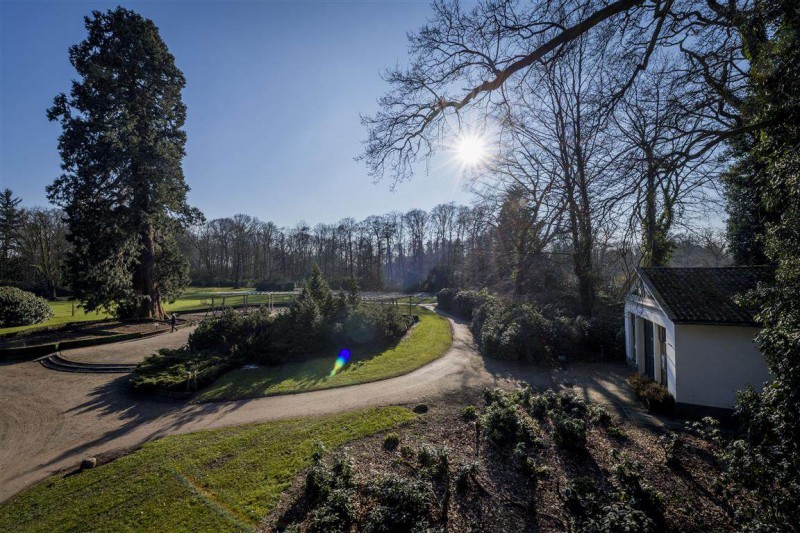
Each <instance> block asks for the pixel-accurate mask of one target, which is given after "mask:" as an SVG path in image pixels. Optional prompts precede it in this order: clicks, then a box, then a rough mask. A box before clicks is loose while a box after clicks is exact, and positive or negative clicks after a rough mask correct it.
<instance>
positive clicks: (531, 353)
mask: <svg viewBox="0 0 800 533" xmlns="http://www.w3.org/2000/svg"><path fill="white" fill-rule="evenodd" d="M473 327H474V323H473ZM473 333H475V334H476V335H479V339H480V343H481V351H482V352H483V353H484V354H485V355H487V356H489V357H495V358H497V359H510V360H514V361H524V362H529V363H538V364H549V363H551V362H552V360H553V350H552V346H553V339H554V330H553V324H552V322H551V321H550V320H548V319H547V318H545V317H544V315H542V314H541V312H540V311H539V310H538V309H537V308H536V307H534V306H533V305H531V304H508V305H497V304H492V307H491V310H490V311H489V312H487V313H486V314H485V317H484V318H483V323H482V327H481V328H480V331H479V332H478V331H475V329H473Z"/></svg>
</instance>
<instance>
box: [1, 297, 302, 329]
mask: <svg viewBox="0 0 800 533" xmlns="http://www.w3.org/2000/svg"><path fill="white" fill-rule="evenodd" d="M247 290H252V289H231V288H226V287H188V288H187V289H186V290H185V291H183V294H181V297H180V298H178V299H177V300H176V301H174V302H172V303H168V304H166V305H165V306H164V308H165V309H166V310H167V312H170V313H172V312H181V311H185V310H187V309H201V308H203V309H207V308H209V307H211V297H212V296H214V295H215V294H218V293H220V292H226V293H227V292H244V291H247ZM291 299H292V297H291V296H274V297H273V302H274V303H288V302H289V301H290V300H291ZM268 301H269V297H268V296H267V295H254V296H249V297H248V298H247V302H248V304H253V305H258V304H262V303H263V304H266V303H267V302H268ZM73 303H74V304H75V316H73V315H72V304H73ZM243 303H244V297H243V296H229V297H226V299H225V304H226V305H240V304H243ZM48 304H49V305H50V309H52V310H53V313H55V316H54V317H53V318H51V319H50V320H47V321H45V322H41V323H39V324H33V325H31V326H16V327H13V328H0V335H1V334H3V333H16V332H19V331H26V330H29V329H35V328H41V327H53V326H59V325H61V324H66V323H68V322H87V321H90V320H102V319H104V318H111V315H110V314H108V313H105V312H99V313H94V312H93V313H86V312H84V311H83V309H82V308H81V307H80V306H79V304H78V302H72V301H66V302H48ZM219 304H220V298H219V296H217V297H216V298H215V301H214V305H219Z"/></svg>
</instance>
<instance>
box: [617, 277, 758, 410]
mask: <svg viewBox="0 0 800 533" xmlns="http://www.w3.org/2000/svg"><path fill="white" fill-rule="evenodd" d="M773 275H774V269H773V268H771V267H721V268H641V269H639V270H638V271H637V277H636V279H635V281H634V283H633V284H632V286H631V289H630V290H629V291H628V296H627V298H626V301H625V342H626V353H627V358H628V364H629V365H630V366H631V367H633V368H634V369H636V370H638V371H639V372H641V373H642V374H645V375H647V376H649V377H650V378H651V379H653V380H655V381H657V382H659V383H660V384H661V385H663V386H665V387H667V389H669V392H670V393H672V395H673V396H674V397H675V402H676V403H677V404H678V406H679V407H686V406H701V407H706V408H722V409H730V408H732V407H733V406H734V404H735V402H736V391H738V390H742V389H744V388H746V387H747V386H748V385H754V386H755V387H756V389H757V390H760V389H761V387H762V385H763V384H764V382H765V381H767V380H768V379H769V372H768V371H767V366H766V363H765V361H764V357H763V355H762V354H761V353H760V352H759V350H758V348H757V346H756V344H755V342H754V341H753V339H754V337H755V335H756V334H757V333H758V330H759V327H758V325H757V324H756V323H755V321H754V318H753V310H752V309H748V308H746V307H745V306H743V305H740V304H739V302H738V296H740V295H742V294H744V293H746V292H747V291H749V290H751V289H754V288H756V286H757V285H758V283H759V282H763V281H768V280H770V279H771V278H772V276H773Z"/></svg>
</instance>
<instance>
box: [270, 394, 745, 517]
mask: <svg viewBox="0 0 800 533" xmlns="http://www.w3.org/2000/svg"><path fill="white" fill-rule="evenodd" d="M481 403H482V400H481V398H480V395H479V394H476V393H474V392H472V393H469V392H463V393H457V394H452V395H449V396H447V397H444V398H441V399H440V400H439V401H437V402H435V403H430V404H428V407H429V411H428V413H427V414H425V415H422V416H421V418H420V420H419V421H417V422H414V423H412V424H410V425H408V426H406V427H404V428H401V429H399V430H398V431H397V433H398V434H399V435H400V445H399V446H398V447H397V448H396V449H395V450H391V451H389V450H386V449H385V448H384V438H385V435H378V436H375V437H371V438H368V439H364V440H361V441H359V442H356V443H354V444H352V445H349V446H347V447H345V448H344V449H343V451H344V452H345V453H346V454H347V455H348V456H349V457H350V458H351V460H352V462H353V465H354V469H355V472H356V482H357V485H358V487H359V489H358V491H357V496H356V514H357V516H359V517H361V518H362V519H363V518H364V517H365V516H367V515H368V514H369V512H370V510H371V509H372V508H373V507H374V501H373V500H374V497H373V496H371V495H370V493H369V491H368V490H366V489H365V487H366V486H368V485H369V482H370V481H371V480H375V479H377V478H379V477H380V476H382V475H385V474H396V475H399V476H402V477H406V478H410V479H417V480H422V481H423V482H424V483H425V484H426V486H428V487H429V488H430V494H431V504H430V517H431V522H432V525H434V526H436V527H438V528H441V530H442V531H449V532H454V533H459V532H477V531H481V532H522V531H545V532H550V531H552V532H556V531H566V530H569V529H570V516H569V514H568V512H567V510H566V509H565V505H564V503H563V501H562V498H561V496H560V494H561V493H562V491H563V490H564V487H565V486H566V484H567V482H568V481H569V480H572V479H576V478H579V477H588V478H591V479H593V480H594V481H596V482H597V483H598V485H599V486H600V487H601V488H602V487H605V488H607V489H610V488H611V481H610V479H611V477H612V474H611V472H612V469H613V467H614V465H615V464H617V463H619V460H620V459H619V458H620V457H621V456H622V457H627V458H628V459H630V460H632V461H638V462H639V463H641V465H642V468H643V479H644V481H645V482H646V483H647V484H649V485H650V486H652V487H653V488H654V489H656V490H657V491H658V492H659V493H660V494H661V495H662V497H663V498H664V500H663V501H664V509H665V510H664V518H663V523H662V524H659V526H658V529H659V530H661V531H676V532H677V531H680V532H689V531H698V532H700V531H703V532H705V531H730V530H731V529H732V527H733V524H732V522H731V517H730V509H729V508H728V505H727V503H726V501H725V500H724V498H722V497H721V496H719V495H718V494H717V492H716V491H715V489H714V480H715V477H716V474H717V472H718V471H717V468H716V466H715V464H714V461H713V459H712V457H711V455H710V453H709V451H708V450H709V445H708V444H707V443H706V442H704V441H702V440H700V439H698V438H696V437H694V436H692V435H689V434H686V433H684V432H681V438H682V439H683V440H684V442H685V446H686V448H685V449H684V450H683V451H682V452H681V453H680V454H679V462H678V465H677V466H674V467H668V466H666V464H665V458H664V451H663V449H662V447H661V446H660V445H659V442H658V438H659V436H661V435H662V434H663V433H664V430H663V429H660V428H657V427H654V426H652V425H641V424H638V423H634V422H631V421H627V420H625V419H620V418H617V423H618V425H619V427H620V428H622V429H623V430H624V432H625V433H626V434H627V437H623V438H620V437H614V436H611V435H609V434H608V433H607V432H606V430H604V429H602V428H592V429H591V430H590V432H589V435H588V445H587V452H572V451H566V450H563V449H560V448H559V447H558V446H556V445H555V443H554V442H553V441H552V439H551V438H547V437H546V438H545V448H544V449H543V450H542V451H541V452H540V453H539V455H538V456H537V459H536V466H537V467H538V468H541V470H542V472H547V473H546V474H537V473H530V472H528V473H526V472H523V470H522V469H521V468H520V466H519V462H518V461H517V460H515V459H514V457H513V454H512V453H511V450H508V449H504V448H501V447H498V446H496V445H494V444H492V443H489V442H487V441H486V440H485V439H483V438H480V439H478V438H476V437H477V435H476V424H475V422H472V421H466V420H465V419H464V418H463V416H462V411H463V408H464V406H465V405H470V404H472V405H481ZM423 445H429V446H432V447H434V448H439V447H445V448H446V449H447V453H448V456H449V464H450V468H449V474H448V476H447V477H446V478H444V479H442V478H438V479H437V478H434V477H431V475H430V473H426V472H425V471H424V469H422V468H421V467H420V465H419V463H418V461H417V460H416V454H418V450H419V449H420V447H421V446H423ZM404 446H405V447H409V448H410V449H411V450H413V451H414V454H415V455H414V456H408V455H406V456H405V457H404V454H403V453H402V452H401V449H402V448H403V447H404ZM612 450H616V451H615V452H613V453H612ZM406 452H407V450H406ZM333 453H339V452H332V453H330V454H329V456H330V455H333ZM619 454H621V455H619ZM328 460H330V457H328ZM473 463H474V464H476V465H477V473H476V475H475V477H474V481H473V482H471V483H470V484H469V485H468V486H467V488H466V489H464V490H459V489H458V488H456V481H455V480H456V478H457V475H458V474H457V473H458V470H459V468H461V467H462V465H469V464H473ZM304 486H305V478H304V475H300V476H299V477H298V478H297V479H296V480H295V482H294V484H293V486H292V488H291V489H290V490H289V491H287V492H286V493H285V494H284V497H283V500H282V501H281V503H280V505H279V506H278V508H276V509H275V511H274V512H273V513H271V514H270V515H269V516H268V517H266V518H265V520H264V522H263V523H262V530H263V531H282V530H283V529H285V527H286V526H287V525H288V524H294V525H295V526H299V531H306V530H307V529H308V525H309V519H310V514H309V513H310V511H311V510H312V506H310V505H309V504H308V501H307V500H306V499H305V497H304ZM448 489H449V494H450V498H449V499H448V498H447V497H446V496H445V494H446V493H447V492H448ZM357 530H358V526H355V528H354V529H353V531H357ZM437 530H439V529H437Z"/></svg>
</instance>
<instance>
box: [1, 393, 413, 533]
mask: <svg viewBox="0 0 800 533" xmlns="http://www.w3.org/2000/svg"><path fill="white" fill-rule="evenodd" d="M415 417H416V416H415V415H414V414H413V413H412V412H411V411H409V410H408V409H405V408H402V407H383V408H375V409H368V410H361V411H354V412H349V413H344V414H340V415H328V416H322V417H316V418H300V419H295V420H282V421H277V422H267V423H264V424H254V425H247V426H239V427H233V428H224V429H216V430H211V431H200V432H197V433H189V434H186V435H176V436H172V437H165V438H163V439H160V440H156V441H154V442H149V443H147V444H145V445H144V446H142V448H141V449H139V450H137V451H135V452H133V453H131V454H130V455H126V456H124V457H120V458H119V459H117V460H115V461H112V462H110V463H108V464H106V465H102V466H99V467H97V468H95V469H92V470H87V471H84V472H82V473H80V474H77V475H74V476H68V477H63V476H58V475H56V476H53V477H52V478H50V479H48V480H45V481H44V482H42V483H40V484H38V485H36V486H35V487H33V488H32V489H30V490H27V491H25V492H23V493H21V494H19V495H17V496H15V497H13V498H11V499H10V500H8V501H7V502H5V503H2V504H0V531H14V532H28V531H87V530H91V531H109V532H111V531H113V532H122V531H242V530H244V531H252V530H254V529H256V528H257V526H258V524H259V522H260V520H261V519H262V518H263V517H264V516H265V515H266V514H267V513H269V512H270V511H271V510H272V509H273V508H274V507H275V505H276V504H277V503H278V501H279V499H280V497H281V493H282V492H283V491H284V490H286V489H287V488H288V487H289V486H290V484H291V483H292V481H293V480H294V479H295V477H296V476H297V475H298V474H299V473H300V472H301V471H302V470H303V469H304V468H306V467H308V466H309V464H310V458H311V452H312V451H313V447H314V443H315V442H316V441H319V442H322V443H323V444H324V445H325V446H326V448H328V449H329V450H332V449H333V448H336V447H338V446H340V445H342V444H344V443H346V442H349V441H352V440H355V439H359V438H362V437H366V436H368V435H373V434H376V433H380V432H381V431H386V430H388V429H391V428H392V427H395V426H397V425H398V424H403V423H407V422H410V421H411V420H413V419H414V418H415Z"/></svg>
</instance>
